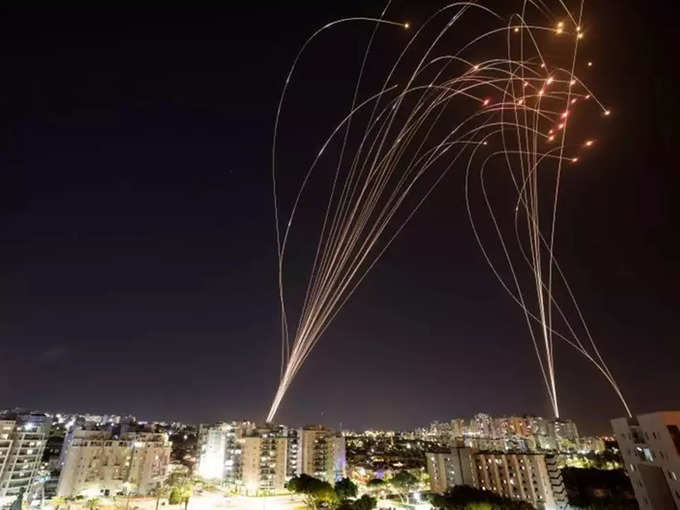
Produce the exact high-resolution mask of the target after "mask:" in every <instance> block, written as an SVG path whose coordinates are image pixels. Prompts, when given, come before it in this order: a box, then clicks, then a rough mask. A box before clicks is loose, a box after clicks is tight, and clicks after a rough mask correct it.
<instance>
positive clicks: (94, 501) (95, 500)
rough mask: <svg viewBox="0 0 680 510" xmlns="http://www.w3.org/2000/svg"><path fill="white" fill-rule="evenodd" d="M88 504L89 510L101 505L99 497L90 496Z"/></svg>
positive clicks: (94, 509)
mask: <svg viewBox="0 0 680 510" xmlns="http://www.w3.org/2000/svg"><path fill="white" fill-rule="evenodd" d="M86 504H87V508H88V510H96V509H97V508H98V507H99V498H90V499H88V500H87V503H86Z"/></svg>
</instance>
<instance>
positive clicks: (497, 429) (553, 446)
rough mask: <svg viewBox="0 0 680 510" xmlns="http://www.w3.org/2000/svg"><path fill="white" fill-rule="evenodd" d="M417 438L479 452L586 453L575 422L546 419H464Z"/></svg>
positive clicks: (442, 424) (418, 434) (420, 432)
mask: <svg viewBox="0 0 680 510" xmlns="http://www.w3.org/2000/svg"><path fill="white" fill-rule="evenodd" d="M414 437H418V438H420V439H423V440H425V441H432V442H436V443H439V444H442V445H448V446H463V445H464V446H467V447H469V448H477V449H479V450H488V451H504V452H527V453H543V452H545V453H554V452H560V453H570V452H576V451H582V450H583V448H584V445H585V446H586V447H587V446H588V445H590V444H594V445H595V446H599V443H595V442H593V443H579V435H578V428H577V427H576V424H575V423H574V422H573V421H571V420H565V419H545V418H541V417H538V416H501V417H492V416H489V415H488V414H484V413H478V414H476V415H475V416H473V417H472V419H471V420H469V422H466V421H465V420H464V419H462V418H456V419H452V420H451V421H449V422H437V421H435V422H432V423H431V424H430V426H429V427H428V428H420V429H416V432H415V434H414Z"/></svg>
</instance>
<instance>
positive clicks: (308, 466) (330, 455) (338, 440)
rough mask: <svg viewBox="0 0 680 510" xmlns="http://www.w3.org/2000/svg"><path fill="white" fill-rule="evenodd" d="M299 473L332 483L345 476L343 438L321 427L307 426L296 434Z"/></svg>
mask: <svg viewBox="0 0 680 510" xmlns="http://www.w3.org/2000/svg"><path fill="white" fill-rule="evenodd" d="M298 438H299V442H300V446H299V448H300V460H299V465H300V469H299V472H300V473H305V474H307V475H309V476H313V477H315V478H319V479H321V480H325V481H327V482H330V483H333V482H335V481H336V480H339V479H341V478H343V477H344V476H345V473H346V468H347V465H346V464H347V463H346V460H345V459H346V456H345V438H344V437H343V436H342V434H336V433H334V432H333V431H331V430H329V429H327V428H325V427H324V426H322V425H308V426H306V427H304V428H302V429H301V430H300V431H299V432H298Z"/></svg>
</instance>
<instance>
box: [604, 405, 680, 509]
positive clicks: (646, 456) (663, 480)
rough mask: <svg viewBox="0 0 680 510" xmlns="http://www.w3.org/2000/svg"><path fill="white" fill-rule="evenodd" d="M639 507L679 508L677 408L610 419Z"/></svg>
mask: <svg viewBox="0 0 680 510" xmlns="http://www.w3.org/2000/svg"><path fill="white" fill-rule="evenodd" d="M612 428H613V429H614V435H615V436H616V441H617V442H618V444H619V448H620V450H621V455H622V457H623V461H624V464H625V467H626V471H627V472H628V475H629V476H630V481H631V483H632V484H633V489H634V490H635V498H636V499H637V501H638V504H639V505H640V509H641V510H647V509H653V510H676V509H677V508H680V411H666V412H658V413H649V414H640V415H638V416H637V417H635V418H617V419H615V420H612Z"/></svg>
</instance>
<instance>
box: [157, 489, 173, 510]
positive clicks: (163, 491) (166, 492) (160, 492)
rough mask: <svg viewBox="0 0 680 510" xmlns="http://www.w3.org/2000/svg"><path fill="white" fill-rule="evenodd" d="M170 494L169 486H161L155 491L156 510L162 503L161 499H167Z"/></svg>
mask: <svg viewBox="0 0 680 510" xmlns="http://www.w3.org/2000/svg"><path fill="white" fill-rule="evenodd" d="M169 494H170V488H169V487H167V486H163V485H159V486H158V487H156V488H155V489H154V491H153V495H154V496H156V510H158V505H159V504H160V502H161V498H167V497H168V495H169Z"/></svg>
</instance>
